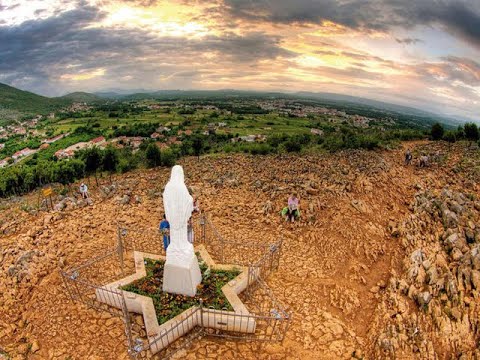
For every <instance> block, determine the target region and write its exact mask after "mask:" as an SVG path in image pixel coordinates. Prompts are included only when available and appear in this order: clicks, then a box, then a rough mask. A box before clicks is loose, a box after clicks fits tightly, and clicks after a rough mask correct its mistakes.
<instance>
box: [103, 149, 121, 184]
mask: <svg viewBox="0 0 480 360" xmlns="http://www.w3.org/2000/svg"><path fill="white" fill-rule="evenodd" d="M118 162H119V159H118V153H117V150H115V148H113V147H112V146H107V148H106V149H105V151H104V152H103V162H102V168H103V170H104V171H107V172H108V173H109V174H110V183H111V182H112V173H114V172H115V170H116V169H117V165H118Z"/></svg>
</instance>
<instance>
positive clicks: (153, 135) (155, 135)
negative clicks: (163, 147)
mask: <svg viewBox="0 0 480 360" xmlns="http://www.w3.org/2000/svg"><path fill="white" fill-rule="evenodd" d="M161 137H163V135H162V134H159V133H158V132H154V133H153V134H152V135H150V138H151V139H159V138H161Z"/></svg>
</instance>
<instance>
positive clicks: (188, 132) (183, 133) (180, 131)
mask: <svg viewBox="0 0 480 360" xmlns="http://www.w3.org/2000/svg"><path fill="white" fill-rule="evenodd" d="M192 134H193V132H192V130H190V129H187V130H178V132H177V135H179V136H180V135H186V136H190V135H192Z"/></svg>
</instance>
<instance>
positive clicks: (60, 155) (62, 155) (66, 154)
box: [55, 149, 75, 159]
mask: <svg viewBox="0 0 480 360" xmlns="http://www.w3.org/2000/svg"><path fill="white" fill-rule="evenodd" d="M74 154H75V151H73V150H67V149H62V150H58V151H56V152H55V157H56V158H57V159H67V158H71V157H73V155H74Z"/></svg>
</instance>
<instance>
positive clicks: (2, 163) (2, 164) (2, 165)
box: [0, 157, 11, 168]
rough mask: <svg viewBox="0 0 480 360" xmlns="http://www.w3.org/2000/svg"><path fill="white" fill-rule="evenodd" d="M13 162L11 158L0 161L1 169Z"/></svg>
mask: <svg viewBox="0 0 480 360" xmlns="http://www.w3.org/2000/svg"><path fill="white" fill-rule="evenodd" d="M10 160H11V158H9V157H7V158H5V159H3V160H0V168H3V167H5V166H7V165H8V162H9V161H10Z"/></svg>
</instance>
